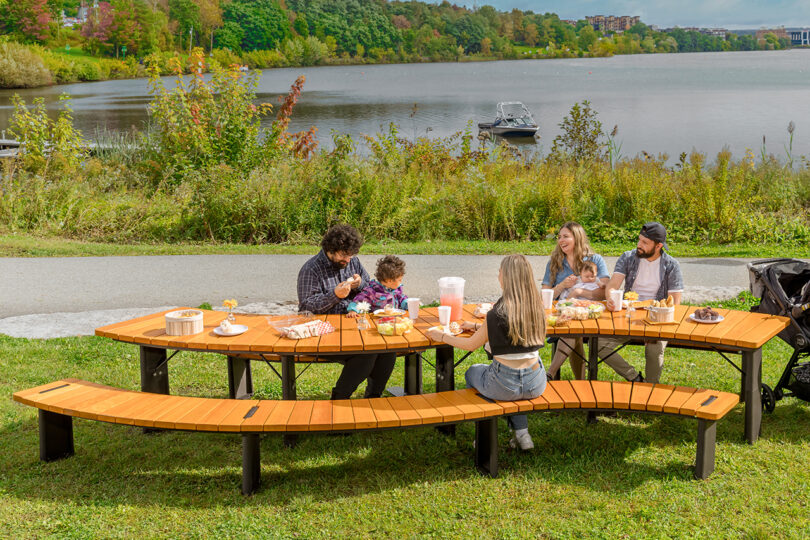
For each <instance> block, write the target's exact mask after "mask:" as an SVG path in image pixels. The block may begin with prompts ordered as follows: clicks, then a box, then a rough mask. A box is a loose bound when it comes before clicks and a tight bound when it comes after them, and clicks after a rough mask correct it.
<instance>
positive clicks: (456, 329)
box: [428, 322, 464, 336]
mask: <svg viewBox="0 0 810 540" xmlns="http://www.w3.org/2000/svg"><path fill="white" fill-rule="evenodd" d="M428 330H439V331H440V332H444V331H445V330H444V327H443V326H431V327H430V328H429V329H428ZM462 332H464V329H462V328H461V325H460V324H458V323H457V322H451V323H450V325H449V331H448V332H446V333H447V334H450V335H453V336H457V335H459V334H460V333H462Z"/></svg>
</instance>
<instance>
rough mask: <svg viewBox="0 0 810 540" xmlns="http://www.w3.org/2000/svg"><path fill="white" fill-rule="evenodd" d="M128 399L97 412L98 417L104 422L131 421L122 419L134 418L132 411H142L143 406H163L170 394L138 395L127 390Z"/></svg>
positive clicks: (120, 422) (118, 422)
mask: <svg viewBox="0 0 810 540" xmlns="http://www.w3.org/2000/svg"><path fill="white" fill-rule="evenodd" d="M128 394H129V399H126V400H121V402H120V403H119V404H118V405H116V406H113V407H110V408H109V409H105V410H104V411H100V412H99V415H98V416H99V419H100V420H104V421H106V422H113V423H115V424H123V423H131V422H123V421H121V420H122V419H125V418H126V419H129V418H134V416H132V412H133V411H142V410H143V409H145V408H147V409H148V408H153V407H157V406H158V405H160V406H163V404H164V403H167V402H168V401H169V400H170V399H171V396H166V395H162V394H146V395H143V396H139V395H138V393H137V392H128Z"/></svg>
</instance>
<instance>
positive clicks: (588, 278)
mask: <svg viewBox="0 0 810 540" xmlns="http://www.w3.org/2000/svg"><path fill="white" fill-rule="evenodd" d="M602 286H603V285H602V284H601V283H599V282H598V281H596V264H594V263H592V262H590V261H585V263H583V267H582V270H580V272H579V279H577V282H576V283H574V286H573V287H571V288H569V289H565V290H564V291H563V292H561V293H560V298H559V300H565V299H566V298H568V297H569V296H570V297H572V298H576V297H577V296H579V294H580V291H595V290H596V289H599V288H600V287H602Z"/></svg>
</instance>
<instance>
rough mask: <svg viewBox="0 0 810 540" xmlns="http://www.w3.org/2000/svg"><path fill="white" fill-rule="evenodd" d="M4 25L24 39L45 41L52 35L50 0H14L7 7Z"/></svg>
mask: <svg viewBox="0 0 810 540" xmlns="http://www.w3.org/2000/svg"><path fill="white" fill-rule="evenodd" d="M0 14H3V15H5V17H4V18H5V19H6V20H5V21H3V22H2V26H4V27H5V28H6V30H8V31H9V32H11V33H14V34H17V35H18V36H19V37H20V38H21V39H22V40H24V41H45V40H46V39H48V38H49V37H50V35H51V21H52V20H53V17H52V16H51V12H50V8H49V7H48V0H14V1H13V2H8V4H7V5H6V7H5V13H0Z"/></svg>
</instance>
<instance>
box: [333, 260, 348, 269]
mask: <svg viewBox="0 0 810 540" xmlns="http://www.w3.org/2000/svg"><path fill="white" fill-rule="evenodd" d="M332 266H334V267H335V268H336V269H338V270H342V269H343V268H346V267H347V266H349V263H348V262H343V261H332Z"/></svg>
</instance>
